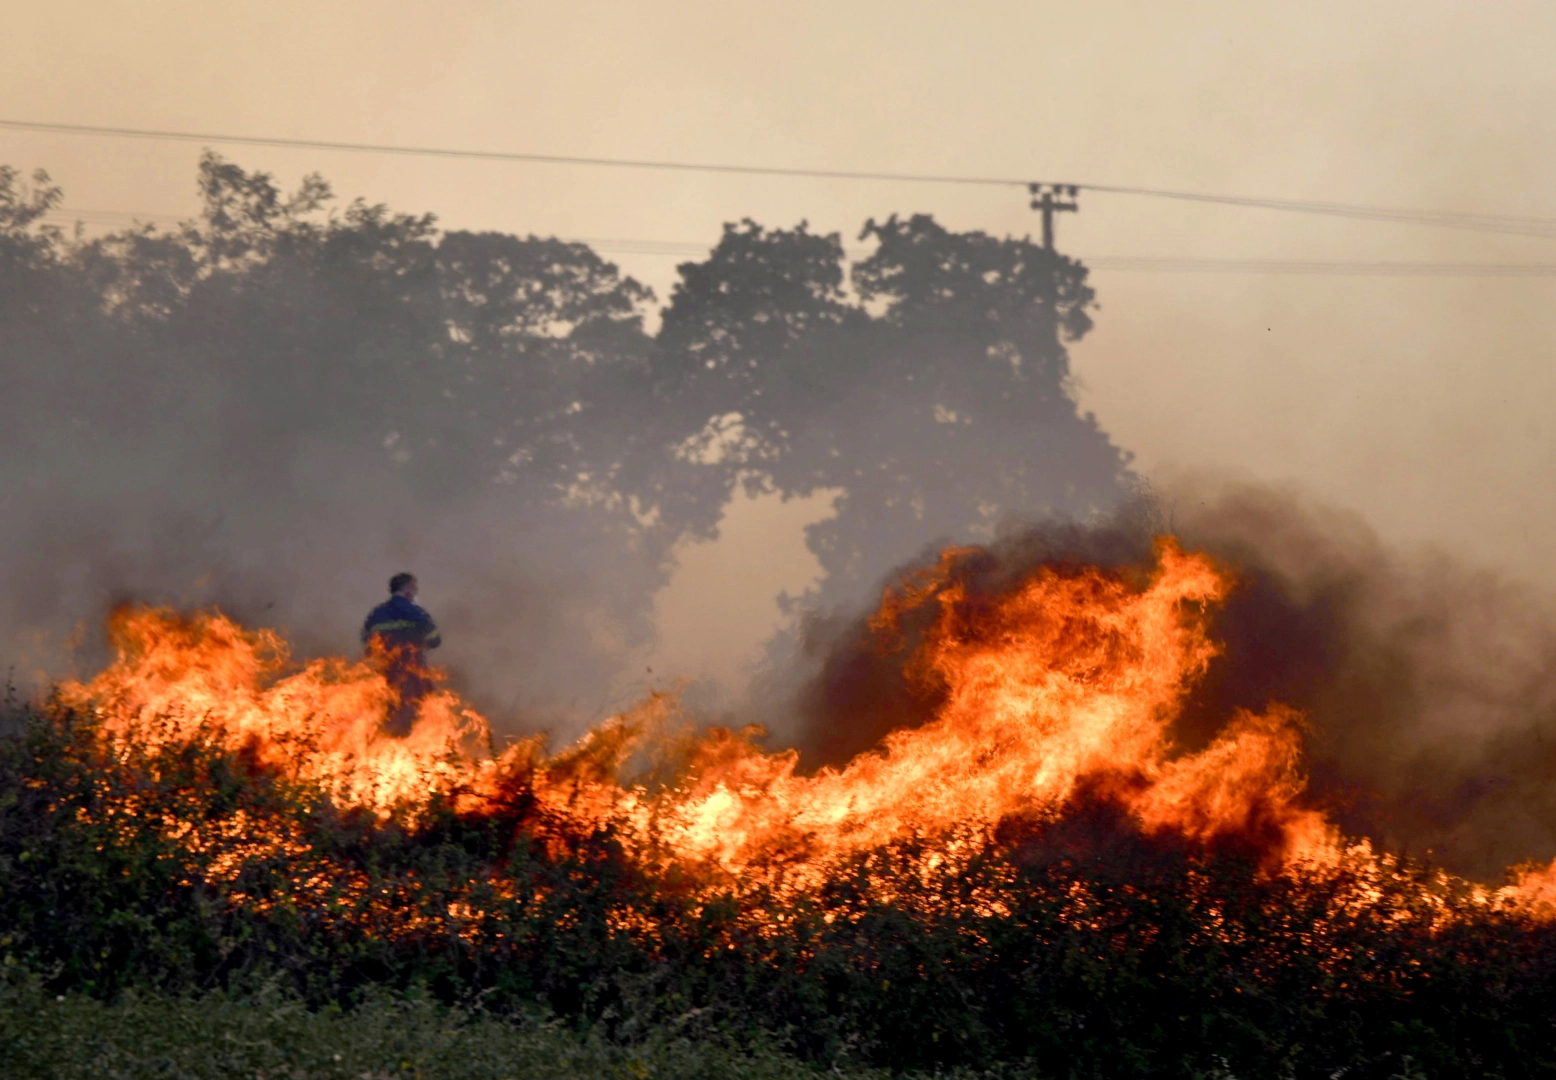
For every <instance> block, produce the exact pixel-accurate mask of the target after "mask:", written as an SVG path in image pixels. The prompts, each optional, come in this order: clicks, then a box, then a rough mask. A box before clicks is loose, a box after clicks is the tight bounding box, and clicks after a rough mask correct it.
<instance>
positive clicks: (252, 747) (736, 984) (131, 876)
mask: <svg viewBox="0 0 1556 1080" xmlns="http://www.w3.org/2000/svg"><path fill="white" fill-rule="evenodd" d="M981 558H982V555H981V553H978V552H973V551H951V552H947V554H946V555H945V557H944V558H943V559H942V560H941V562H940V563H939V564H938V565H937V566H936V567H933V568H931V569H928V570H926V571H924V572H923V573H921V574H920V575H918V576H916V577H915V578H912V579H910V580H908V581H906V582H904V583H903V584H902V585H901V586H900V587H899V588H897V589H895V590H893V591H891V592H889V593H888V595H887V596H886V597H885V600H884V602H883V604H882V607H881V609H880V611H879V612H878V614H877V616H876V617H875V619H874V620H873V622H872V624H871V632H872V633H874V634H876V635H878V636H879V638H880V641H881V646H882V649H883V651H890V650H891V649H894V648H896V647H897V646H898V645H900V643H901V642H902V641H903V640H911V641H912V643H913V646H912V649H911V650H910V657H911V659H910V660H909V669H910V670H909V675H910V676H911V677H912V678H913V679H915V680H917V681H919V682H920V683H921V684H922V685H924V686H925V687H927V688H929V691H930V693H929V696H930V697H931V698H933V700H934V701H935V702H936V703H937V704H936V705H935V708H934V709H933V711H932V715H930V716H929V717H928V718H927V719H926V720H925V721H924V722H922V723H919V724H917V725H915V726H905V727H903V728H900V729H899V730H896V731H893V732H891V733H890V734H889V735H888V736H887V737H886V739H885V740H884V742H883V744H882V745H881V746H880V747H878V748H877V749H875V750H872V751H870V752H868V753H866V754H863V755H860V756H859V757H857V758H855V759H854V760H853V761H851V762H849V763H848V764H846V765H844V766H842V767H840V768H837V769H823V770H820V771H818V772H815V773H813V774H804V773H802V772H801V771H800V770H799V769H798V767H797V766H798V761H797V758H796V756H795V755H794V754H793V753H792V752H779V753H769V752H766V751H764V750H763V749H761V747H760V745H759V743H758V742H757V741H756V738H755V734H754V733H753V732H744V733H736V732H729V731H712V732H703V733H696V732H691V731H686V730H682V729H680V728H678V727H677V726H676V724H675V722H674V717H673V710H672V709H671V708H670V705H669V703H668V702H666V701H664V700H656V701H652V702H649V703H647V704H646V705H645V706H644V707H643V708H642V709H640V710H639V711H637V712H636V713H634V714H632V715H629V716H625V717H619V718H616V719H614V720H612V721H610V722H608V723H606V724H604V725H602V726H601V727H600V728H599V729H597V730H596V731H595V732H593V733H591V735H590V736H588V737H587V738H585V739H584V740H582V741H581V742H580V743H579V744H578V745H577V746H575V747H572V748H570V749H568V750H566V751H564V752H562V753H560V754H557V755H547V754H546V753H544V752H543V749H542V747H541V745H540V744H539V743H538V742H530V743H524V744H520V745H518V746H516V747H513V748H510V749H509V750H508V751H507V752H505V753H503V754H501V755H497V754H493V753H492V752H491V748H490V745H489V740H488V739H487V738H486V728H485V722H484V721H483V720H482V719H481V718H480V717H479V716H478V715H477V714H476V713H475V712H474V711H472V710H471V709H469V707H468V706H466V705H464V704H463V703H461V702H460V701H458V699H457V698H455V697H454V696H453V695H451V694H448V693H439V694H436V695H434V696H433V697H432V698H430V699H429V700H428V701H427V702H425V703H424V705H423V708H422V711H421V715H420V719H419V720H418V723H417V725H416V727H415V729H414V730H413V731H412V733H411V734H410V736H409V737H407V738H404V739H395V738H391V737H388V736H386V735H385V734H384V733H383V732H382V730H381V728H380V726H379V724H378V720H377V718H378V717H381V716H383V715H384V712H385V710H386V708H387V706H388V701H387V697H386V695H387V693H388V690H387V687H386V686H385V684H384V683H383V681H382V680H381V679H379V678H378V677H377V676H376V675H375V674H374V672H373V670H372V668H371V667H370V666H368V665H354V664H349V663H346V662H344V661H316V662H312V663H309V664H306V665H295V664H292V663H291V662H290V661H289V660H288V659H287V657H286V651H285V648H284V645H283V643H282V642H280V641H279V639H277V638H275V637H274V636H273V635H269V634H265V633H254V632H248V631H244V630H242V629H241V628H239V627H237V626H235V625H234V624H233V623H231V622H230V621H229V620H227V619H225V618H223V617H221V616H219V615H216V614H214V613H207V614H204V615H198V616H193V617H183V616H178V615H174V614H172V613H169V612H159V611H144V610H143V611H126V612H122V613H120V615H118V616H117V617H116V621H115V624H114V627H113V633H114V639H115V644H116V647H117V648H118V650H119V657H118V659H117V661H116V662H115V663H114V664H113V665H111V666H110V667H109V668H108V669H107V670H106V671H104V672H103V673H102V674H101V675H100V676H98V677H97V678H96V679H94V680H93V681H92V682H90V683H86V684H70V685H66V686H63V687H61V688H60V691H59V693H58V695H57V697H56V699H55V700H53V701H52V702H51V703H49V704H48V705H46V706H40V707H36V708H32V709H30V710H24V711H25V713H26V715H25V716H24V715H22V714H21V712H22V711H19V712H18V715H17V716H16V717H15V718H13V719H15V720H16V721H17V722H18V723H19V724H20V725H21V726H20V729H19V730H18V732H17V734H15V735H14V736H13V737H11V738H9V739H7V740H5V741H4V742H3V743H0V862H3V866H0V872H3V877H0V946H3V948H4V950H5V955H6V960H5V962H6V963H7V964H12V965H17V966H20V967H22V968H26V969H28V970H31V971H35V972H42V973H45V975H46V977H47V979H48V980H49V985H50V989H51V990H55V989H58V990H72V991H81V992H85V993H87V994H91V995H97V996H107V997H111V996H113V995H115V994H117V993H119V992H121V991H122V990H124V989H126V988H130V987H141V988H157V989H161V990H168V991H178V992H190V991H209V990H214V989H220V990H223V991H227V992H239V993H241V992H243V991H244V990H245V988H250V987H252V986H254V985H256V980H260V979H265V978H276V977H279V978H282V979H284V981H285V982H286V984H287V985H288V986H289V987H290V988H291V990H292V991H293V992H295V993H296V994H297V995H299V996H300V999H301V1000H303V1001H306V1002H308V1003H309V1004H311V1005H314V1006H322V1005H327V1004H330V1003H335V1004H350V1003H351V1002H352V1001H354V1000H355V999H356V997H357V996H359V995H360V994H362V993H364V992H366V991H367V990H368V989H369V988H373V987H388V988H393V989H400V990H406V989H409V988H415V987H419V988H423V989H424V990H425V992H426V993H428V994H431V995H432V996H434V997H435V998H437V999H439V1000H442V1001H445V1002H448V1003H453V1004H463V1005H466V1006H469V1007H472V1008H479V1009H481V1010H490V1011H497V1012H515V1011H522V1010H524V1009H529V1008H533V1007H534V1005H535V1003H536V1002H540V1003H542V1004H543V1005H544V1007H545V1008H547V1009H549V1010H552V1011H553V1012H554V1013H555V1014H556V1015H558V1016H562V1017H566V1018H570V1019H571V1020H573V1021H576V1022H577V1023H580V1024H583V1025H585V1026H587V1027H589V1028H590V1030H591V1031H593V1032H595V1033H596V1035H597V1036H598V1037H601V1038H606V1039H609V1040H612V1041H614V1042H616V1043H620V1044H623V1045H631V1044H633V1043H635V1042H637V1041H641V1040H643V1039H645V1038H649V1037H651V1036H653V1035H654V1033H661V1034H662V1033H663V1032H665V1031H674V1032H676V1033H679V1034H686V1035H691V1036H697V1037H701V1038H709V1039H720V1040H726V1041H728V1040H733V1042H734V1043H735V1044H737V1045H738V1044H742V1043H746V1042H750V1041H752V1040H756V1041H766V1042H776V1043H777V1044H778V1045H780V1046H782V1047H783V1048H784V1049H785V1050H786V1051H788V1052H790V1053H792V1054H795V1055H797V1056H799V1057H800V1058H803V1059H808V1060H812V1061H821V1062H838V1061H854V1062H858V1063H861V1064H865V1065H871V1066H881V1067H889V1068H892V1069H901V1068H926V1069H927V1068H947V1067H964V1066H965V1067H976V1068H988V1067H997V1066H998V1067H1003V1066H1008V1065H1013V1064H1015V1063H1024V1065H1023V1067H1025V1068H1030V1069H1032V1070H1035V1072H1036V1073H1037V1074H1039V1075H1048V1076H1076V1077H1080V1076H1097V1077H1118V1076H1127V1075H1148V1074H1149V1075H1161V1074H1166V1075H1185V1076H1189V1075H1213V1074H1216V1073H1217V1072H1220V1073H1222V1074H1232V1075H1241V1076H1281V1075H1300V1076H1306V1075H1324V1076H1328V1075H1332V1074H1334V1073H1335V1071H1336V1070H1339V1069H1347V1070H1350V1071H1349V1072H1347V1073H1346V1075H1379V1076H1388V1075H1391V1074H1395V1073H1401V1072H1402V1070H1403V1068H1404V1066H1403V1064H1402V1063H1403V1062H1404V1061H1405V1060H1406V1058H1407V1057H1408V1058H1409V1059H1410V1060H1411V1061H1412V1062H1414V1063H1415V1066H1418V1067H1420V1068H1422V1069H1424V1070H1425V1071H1426V1073H1427V1074H1428V1075H1448V1074H1450V1073H1451V1074H1454V1075H1499V1076H1500V1075H1505V1076H1513V1075H1534V1074H1536V1073H1539V1072H1542V1071H1545V1070H1548V1069H1550V1068H1551V1067H1553V1066H1556V1034H1553V1028H1552V1025H1551V1020H1552V1019H1553V1017H1556V980H1553V976H1556V970H1553V964H1556V929H1553V927H1552V923H1551V921H1550V920H1549V918H1548V912H1549V908H1548V898H1547V897H1546V896H1545V892H1546V891H1548V888H1549V886H1548V881H1547V878H1548V872H1546V873H1543V874H1542V873H1533V874H1531V875H1529V876H1528V877H1526V878H1525V879H1524V880H1523V881H1522V882H1521V883H1519V884H1516V885H1512V886H1507V887H1504V888H1500V889H1496V888H1491V887H1488V886H1484V885H1479V884H1475V883H1472V882H1468V881H1464V880H1462V879H1458V878H1455V877H1452V876H1450V875H1447V874H1444V873H1441V872H1438V871H1435V870H1433V869H1431V868H1429V867H1425V866H1421V865H1416V864H1413V863H1410V862H1408V861H1406V860H1403V859H1399V858H1395V857H1393V856H1390V855H1387V854H1380V853H1376V852H1374V851H1373V850H1372V849H1371V848H1370V847H1369V846H1368V845H1366V844H1365V843H1354V842H1351V841H1349V840H1347V839H1346V838H1345V837H1343V836H1342V835H1340V833H1339V832H1338V831H1337V830H1336V829H1335V828H1334V827H1332V826H1331V825H1330V824H1329V823H1328V821H1327V819H1326V818H1325V816H1324V815H1323V814H1322V813H1321V811H1320V809H1319V808H1317V807H1315V806H1312V805H1309V803H1308V800H1307V799H1306V796H1305V793H1304V780H1303V775H1302V770H1301V733H1302V718H1301V717H1299V716H1297V715H1296V714H1295V713H1293V712H1292V711H1291V710H1289V709H1285V708H1283V707H1282V706H1280V705H1279V703H1271V705H1270V707H1269V708H1267V709H1266V710H1264V711H1263V712H1261V713H1258V714H1254V713H1248V712H1244V713H1240V714H1238V715H1235V716H1231V717H1228V718H1226V722H1225V724H1224V726H1223V728H1222V730H1221V732H1220V734H1219V735H1217V736H1216V737H1215V738H1213V739H1212V740H1211V741H1210V742H1209V743H1208V744H1207V745H1206V746H1205V747H1204V748H1203V749H1202V750H1200V751H1198V752H1195V753H1182V752H1179V751H1178V750H1177V749H1176V748H1175V747H1174V745H1173V742H1172V739H1171V737H1170V724H1171V721H1172V719H1173V717H1174V715H1175V712H1176V710H1177V709H1178V708H1179V707H1180V705H1181V702H1182V700H1183V698H1184V695H1185V694H1186V693H1187V691H1188V689H1189V687H1191V686H1192V685H1193V683H1194V681H1195V680H1196V679H1197V678H1199V677H1200V675H1201V674H1202V673H1203V672H1204V671H1205V670H1206V668H1207V667H1208V665H1209V664H1211V663H1212V662H1213V661H1214V659H1215V657H1216V655H1217V651H1218V650H1217V646H1216V644H1215V641H1214V638H1213V635H1212V633H1211V628H1212V618H1213V611H1214V608H1215V605H1216V604H1217V603H1218V601H1219V600H1220V598H1221V597H1222V596H1223V595H1224V592H1225V589H1226V588H1227V581H1228V579H1227V575H1226V573H1225V572H1224V571H1223V570H1221V569H1219V568H1218V567H1216V566H1215V565H1214V564H1213V563H1212V562H1211V561H1210V560H1208V559H1206V558H1204V557H1203V556H1199V555H1195V554H1192V553H1185V552H1183V551H1181V550H1179V549H1178V548H1177V547H1176V545H1174V544H1172V543H1171V542H1163V543H1162V544H1160V545H1159V547H1158V552H1157V560H1156V563H1155V565H1153V566H1147V567H1137V568H1126V569H1123V570H1103V569H1101V568H1098V567H1095V566H1084V565H1045V566H1041V567H1038V568H1036V569H1034V570H1032V571H1031V572H1028V573H1024V574H1022V575H1020V576H1018V577H1016V578H1014V579H1011V580H1006V581H1002V582H1000V583H999V584H998V586H997V587H994V588H990V587H986V586H985V585H984V584H980V580H979V578H978V572H979V571H978V568H979V564H980V559H981ZM645 757H646V758H647V759H649V760H650V761H651V762H652V764H653V769H652V770H651V772H650V773H649V774H646V775H642V776H639V777H638V778H637V779H633V778H632V777H631V776H628V775H626V772H625V770H626V766H627V764H628V762H629V761H630V760H642V759H644V758H645ZM651 781H652V782H651ZM1413 1067H1414V1066H1413Z"/></svg>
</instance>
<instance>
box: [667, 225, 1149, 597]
mask: <svg viewBox="0 0 1556 1080" xmlns="http://www.w3.org/2000/svg"><path fill="white" fill-rule="evenodd" d="M861 239H867V240H873V241H874V242H875V250H874V251H873V252H872V253H871V254H870V255H869V256H868V257H866V258H864V259H862V260H860V261H859V262H858V263H856V264H855V265H854V266H853V268H852V273H851V281H852V285H853V289H854V295H853V296H850V295H849V294H848V293H847V292H846V290H845V288H844V276H843V268H842V246H841V243H840V241H839V239H838V237H837V236H835V235H834V236H828V237H821V236H816V235H813V234H811V233H809V232H808V230H807V229H806V228H805V226H803V225H801V226H800V227H799V228H798V229H796V230H793V231H783V230H776V231H771V232H768V231H764V230H763V229H761V228H760V227H759V226H757V225H755V224H754V223H752V222H749V221H748V222H745V223H743V224H742V225H740V226H738V227H736V226H731V227H727V228H726V230H725V233H724V237H723V239H722V241H721V242H720V244H719V246H718V247H717V248H716V249H715V250H714V252H713V253H712V255H711V256H710V258H709V259H708V260H707V261H706V262H704V263H700V264H691V265H688V266H685V267H682V281H681V283H680V284H679V285H678V286H677V288H676V291H675V294H674V296H673V297H672V301H671V304H670V306H669V308H668V309H667V310H666V313H665V320H664V327H663V330H662V331H661V333H660V337H659V342H658V345H659V349H658V350H657V351H656V354H655V361H656V364H657V367H658V373H659V375H660V377H661V378H662V379H663V381H664V385H667V386H671V387H673V388H674V393H671V394H669V395H668V396H669V397H671V398H672V399H673V400H674V401H675V402H676V404H677V407H678V410H679V412H680V414H681V416H682V422H683V424H684V425H686V426H687V427H688V428H689V429H691V430H694V431H697V432H698V434H697V435H696V436H695V437H694V438H693V439H692V441H691V442H690V443H689V444H688V445H690V446H691V448H692V449H693V450H694V451H695V452H696V453H697V454H699V455H700V459H701V460H703V461H704V462H705V463H707V464H709V465H711V466H714V467H717V468H718V469H720V470H722V475H723V477H724V480H725V482H726V483H732V482H734V480H735V479H736V478H737V477H745V478H747V479H748V481H751V480H752V479H753V478H756V482H762V481H769V482H771V483H772V484H773V486H774V487H775V488H776V489H777V490H779V491H781V492H783V493H785V494H794V495H807V494H811V493H813V492H816V491H818V490H823V489H837V490H839V491H840V492H841V495H840V497H839V500H838V512H837V515H836V516H835V517H834V518H831V519H829V520H827V521H824V522H822V523H820V524H818V525H816V526H813V527H812V528H811V531H810V535H809V543H810V546H811V548H812V550H813V551H815V552H816V554H817V556H818V558H819V559H820V560H821V563H822V566H823V568H824V570H825V573H826V578H825V581H824V583H823V587H822V590H821V596H820V599H822V600H823V601H828V602H832V601H841V600H845V599H847V600H857V599H859V598H860V594H861V590H863V589H866V588H868V587H870V586H872V585H873V584H875V582H876V580H877V579H878V578H879V577H880V576H881V575H882V574H884V573H885V572H886V571H887V570H889V569H890V568H891V567H892V566H894V565H895V564H897V563H898V562H900V561H902V560H904V559H906V558H908V557H910V556H912V555H913V554H914V553H915V552H917V551H918V550H919V549H920V548H921V547H922V546H923V545H924V544H926V543H929V542H932V541H936V540H945V539H960V540H967V539H976V538H980V537H984V538H986V537H988V536H989V535H991V534H992V531H993V529H994V528H995V526H996V525H997V523H998V522H999V521H1000V520H1001V519H1002V518H1003V517H1005V516H1009V515H1028V516H1041V515H1052V514H1064V515H1071V516H1085V515H1086V514H1088V513H1090V512H1092V511H1094V510H1098V509H1102V508H1104V507H1106V506H1108V505H1109V504H1111V503H1112V502H1113V501H1114V500H1115V499H1116V497H1117V495H1118V494H1119V492H1120V485H1121V484H1123V483H1125V482H1127V473H1126V470H1125V466H1126V461H1125V458H1124V457H1123V455H1122V454H1121V453H1120V452H1119V451H1118V450H1117V449H1116V448H1115V447H1114V446H1113V445H1112V444H1111V443H1110V442H1109V441H1108V439H1107V437H1106V436H1105V435H1104V434H1103V433H1102V432H1101V430H1100V429H1099V428H1098V426H1097V424H1096V422H1095V420H1094V418H1092V417H1090V416H1089V415H1088V416H1085V417H1082V416H1080V415H1079V414H1078V412H1077V409H1076V405H1075V401H1074V398H1073V396H1072V394H1071V393H1070V389H1069V385H1068V377H1069V360H1068V355H1067V353H1066V351H1065V345H1066V343H1068V342H1070V341H1074V340H1077V339H1078V338H1080V337H1081V336H1082V335H1083V334H1085V333H1086V331H1087V330H1089V329H1090V327H1091V320H1090V317H1089V315H1088V314H1087V308H1088V307H1089V306H1090V305H1091V303H1092V299H1093V292H1092V290H1091V288H1090V287H1089V286H1088V285H1087V284H1086V270H1085V268H1084V267H1083V266H1081V265H1080V264H1079V263H1077V262H1075V261H1074V260H1071V259H1068V258H1066V257H1064V256H1062V255H1059V254H1057V253H1055V252H1052V251H1048V250H1046V249H1044V248H1041V247H1038V246H1037V245H1035V244H1032V243H1031V242H1030V241H1028V240H1024V239H1022V240H1018V239H997V238H994V237H991V236H988V235H986V234H984V233H979V232H972V233H953V232H951V231H949V230H947V229H945V228H944V227H943V226H941V225H939V224H938V223H936V222H935V221H934V220H933V219H932V218H930V217H928V216H924V215H918V216H915V217H912V218H910V219H908V220H906V221H903V220H899V219H897V218H895V217H893V218H890V219H888V220H887V221H885V222H883V223H879V224H878V223H876V222H874V221H871V222H869V223H867V224H866V226H865V228H864V231H863V233H862V236H861Z"/></svg>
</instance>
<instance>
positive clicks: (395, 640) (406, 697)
mask: <svg viewBox="0 0 1556 1080" xmlns="http://www.w3.org/2000/svg"><path fill="white" fill-rule="evenodd" d="M416 592H417V584H416V577H415V575H414V574H404V573H401V574H396V575H394V577H392V578H390V579H389V594H390V595H389V599H388V600H386V601H384V602H383V603H382V604H379V605H378V606H377V607H375V608H374V609H373V610H372V611H370V612H368V616H367V619H366V621H364V622H363V623H362V645H363V647H364V648H365V649H366V650H367V652H368V655H369V656H370V657H372V658H373V660H374V661H375V662H376V663H377V664H378V665H379V668H380V670H381V671H382V672H383V674H384V678H385V679H387V680H388V682H389V689H390V690H391V691H392V692H393V695H394V700H393V703H392V704H391V706H390V710H389V720H388V723H386V724H385V725H384V730H385V731H386V732H388V733H389V734H390V735H394V736H396V737H403V736H405V735H409V734H410V731H411V725H412V724H413V723H414V722H415V720H416V710H417V708H418V707H419V706H420V705H421V700H422V698H424V697H426V696H427V694H428V693H430V692H431V690H432V688H433V685H434V682H433V678H432V673H431V672H430V671H429V670H428V668H427V657H426V650H428V649H436V648H437V647H438V646H439V645H441V644H442V643H443V638H442V637H441V635H439V634H438V627H437V624H436V623H434V622H433V621H432V616H431V615H428V614H427V613H426V611H424V610H423V609H422V608H421V607H420V605H418V604H417V603H416Z"/></svg>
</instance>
